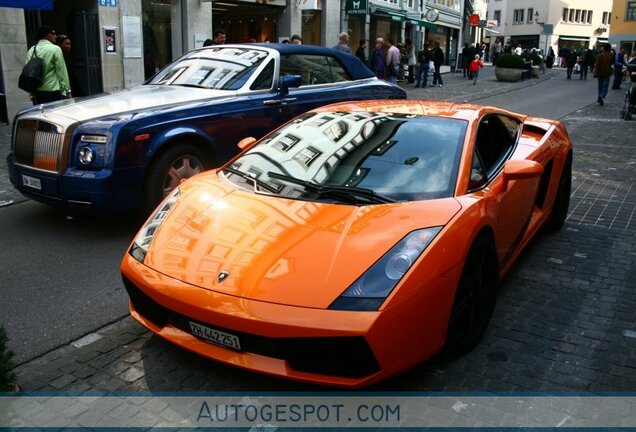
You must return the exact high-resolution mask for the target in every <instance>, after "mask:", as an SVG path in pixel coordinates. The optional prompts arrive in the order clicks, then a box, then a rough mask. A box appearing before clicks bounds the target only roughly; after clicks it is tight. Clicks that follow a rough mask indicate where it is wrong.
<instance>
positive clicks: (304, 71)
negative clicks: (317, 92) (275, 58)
mask: <svg viewBox="0 0 636 432" xmlns="http://www.w3.org/2000/svg"><path fill="white" fill-rule="evenodd" d="M280 74H281V76H282V75H300V76H301V77H302V79H303V81H302V85H303V86H306V85H316V84H327V83H330V82H333V80H332V77H331V69H330V65H329V62H328V61H327V57H325V56H320V55H309V54H292V55H285V56H282V57H281V62H280Z"/></svg>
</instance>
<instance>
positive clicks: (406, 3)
mask: <svg viewBox="0 0 636 432" xmlns="http://www.w3.org/2000/svg"><path fill="white" fill-rule="evenodd" d="M466 2H469V3H470V4H472V0H355V1H353V0H329V1H326V0H141V1H139V0H51V4H52V8H51V9H50V10H30V9H16V8H5V7H0V72H1V73H0V121H4V122H10V121H11V120H12V119H13V117H14V115H15V113H16V112H17V111H19V110H20V109H22V108H24V107H27V106H29V105H30V101H29V98H28V95H27V94H26V93H25V92H23V91H22V90H19V89H18V87H17V81H18V76H19V74H20V71H21V70H22V66H23V65H24V61H25V55H26V52H27V49H28V47H30V46H31V45H33V44H34V43H36V42H37V41H35V34H36V31H37V28H38V27H39V26H41V25H44V24H47V25H51V26H53V27H54V28H55V29H56V30H57V32H58V34H60V33H65V34H67V35H69V36H70V38H71V43H72V52H71V58H72V62H73V70H74V72H75V73H76V75H77V76H78V81H79V82H81V84H82V88H83V89H84V90H85V93H86V94H96V93H100V92H113V91H118V90H121V89H124V88H129V87H132V86H135V85H138V84H141V83H143V82H144V81H145V80H147V79H148V78H150V77H151V76H153V75H154V74H155V73H156V72H157V71H158V70H159V69H161V68H162V67H164V66H166V65H167V64H169V63H170V62H172V61H173V60H175V59H176V58H177V57H179V56H180V55H181V54H183V53H184V52H186V51H188V50H190V49H193V48H197V47H200V46H202V45H203V42H204V41H205V39H208V38H211V37H212V34H213V30H215V29H223V30H224V31H225V33H226V35H227V40H226V43H235V42H236V43H242V42H282V41H284V40H285V39H290V38H291V36H292V35H300V36H301V37H302V39H303V43H305V44H312V45H322V46H333V45H335V44H336V43H337V42H338V34H339V33H340V32H341V31H347V32H348V33H349V35H350V41H349V43H350V47H351V50H352V51H353V52H355V50H356V49H357V48H358V45H359V42H360V40H361V39H366V40H370V41H372V40H374V39H375V38H377V37H382V38H385V39H387V38H388V39H392V40H393V41H394V43H402V44H403V43H405V42H406V40H407V39H410V40H411V41H412V43H413V44H414V46H415V48H416V51H417V50H419V49H420V48H421V47H422V45H423V43H424V41H431V42H439V44H440V47H441V48H442V50H443V51H444V53H445V57H446V64H447V65H452V64H454V62H455V59H456V57H457V48H458V44H459V41H460V39H461V37H462V31H463V25H464V24H465V22H464V21H465V20H464V17H463V14H464V9H465V6H466ZM372 48H373V44H372V43H370V44H369V48H368V49H367V56H368V55H369V49H372Z"/></svg>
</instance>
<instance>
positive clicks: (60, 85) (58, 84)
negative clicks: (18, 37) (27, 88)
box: [25, 25, 72, 105]
mask: <svg viewBox="0 0 636 432" xmlns="http://www.w3.org/2000/svg"><path fill="white" fill-rule="evenodd" d="M56 35H57V33H56V32H55V30H54V29H53V27H51V26H47V25H44V26H42V27H40V28H39V29H38V32H37V37H38V43H37V44H35V45H34V46H32V47H31V49H29V52H28V53H27V56H26V62H25V64H27V63H29V61H30V60H31V59H32V58H34V57H38V58H39V59H40V60H41V64H42V76H41V79H42V83H41V84H40V86H39V87H38V88H37V89H35V91H33V92H31V100H33V104H34V105H36V104H42V103H47V102H54V101H58V100H61V99H64V98H69V99H70V98H71V97H72V95H71V86H70V84H69V79H68V72H67V70H66V64H65V63H64V54H63V53H62V49H61V48H60V47H59V46H57V45H56V44H55V37H56Z"/></svg>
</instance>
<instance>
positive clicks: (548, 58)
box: [545, 47, 554, 69]
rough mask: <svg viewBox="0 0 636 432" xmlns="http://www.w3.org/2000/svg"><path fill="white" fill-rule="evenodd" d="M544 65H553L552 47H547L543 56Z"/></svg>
mask: <svg viewBox="0 0 636 432" xmlns="http://www.w3.org/2000/svg"><path fill="white" fill-rule="evenodd" d="M545 65H546V67H547V68H548V69H552V66H553V65H554V50H553V49H552V47H550V48H548V53H547V54H546V57H545Z"/></svg>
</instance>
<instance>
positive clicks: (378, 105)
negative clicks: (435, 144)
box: [314, 99, 501, 121]
mask: <svg viewBox="0 0 636 432" xmlns="http://www.w3.org/2000/svg"><path fill="white" fill-rule="evenodd" d="M335 110H338V111H372V112H388V113H394V114H415V115H429V116H437V117H449V118H456V119H462V120H469V121H470V120H472V119H474V118H476V117H477V116H478V115H479V114H480V113H481V112H483V111H484V110H486V111H501V110H498V109H495V108H493V107H487V106H483V105H475V104H468V103H462V102H443V101H430V100H415V99H408V100H404V99H400V100H397V99H396V100H367V101H352V102H342V103H337V104H331V105H327V106H323V107H320V108H317V109H315V110H314V112H322V111H335Z"/></svg>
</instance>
